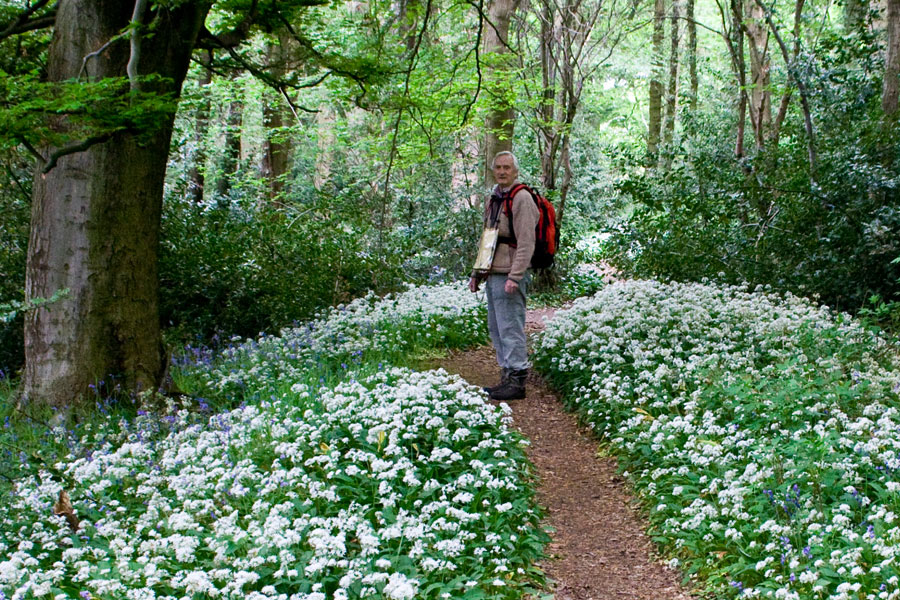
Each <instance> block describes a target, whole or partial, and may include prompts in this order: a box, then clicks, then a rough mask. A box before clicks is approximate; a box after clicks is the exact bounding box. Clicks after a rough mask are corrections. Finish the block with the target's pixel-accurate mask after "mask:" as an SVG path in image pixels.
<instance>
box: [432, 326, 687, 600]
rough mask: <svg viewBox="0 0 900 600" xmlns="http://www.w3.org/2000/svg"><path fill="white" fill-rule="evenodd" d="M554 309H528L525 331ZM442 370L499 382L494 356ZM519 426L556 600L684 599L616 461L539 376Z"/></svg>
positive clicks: (471, 355) (519, 409) (456, 358)
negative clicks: (533, 471) (542, 513)
mask: <svg viewBox="0 0 900 600" xmlns="http://www.w3.org/2000/svg"><path fill="white" fill-rule="evenodd" d="M551 314H552V311H547V310H544V311H529V316H528V321H527V325H526V328H527V329H528V330H530V331H535V330H537V329H539V328H541V327H543V323H542V317H544V316H549V315H551ZM440 366H442V367H443V368H444V369H446V370H447V371H449V372H451V373H457V374H459V375H461V376H462V377H463V378H464V379H466V380H467V381H469V382H470V383H473V384H475V385H493V384H494V383H496V381H495V380H496V378H497V366H496V362H495V360H494V356H493V351H492V350H490V349H489V348H479V349H477V350H473V351H470V352H464V353H459V354H454V355H451V356H450V357H448V358H447V359H445V360H442V361H441V362H440ZM510 406H511V407H512V409H513V419H514V423H515V426H516V427H517V428H518V429H519V430H520V431H521V432H522V433H523V434H525V436H527V437H528V438H529V439H530V440H531V446H530V448H529V450H528V454H529V457H530V458H531V460H532V462H534V464H535V466H536V467H537V470H538V475H539V478H540V480H539V487H538V500H539V501H540V503H541V505H543V506H544V507H546V509H547V524H548V525H549V526H550V527H551V528H552V530H553V531H554V533H552V534H551V535H552V537H553V541H552V542H551V544H550V545H549V547H548V549H547V553H548V555H549V557H550V558H549V560H547V561H545V563H544V564H543V568H544V570H545V572H546V573H547V575H548V577H549V578H550V580H551V581H552V582H554V585H553V589H552V590H551V591H552V592H553V593H554V594H555V596H554V597H555V600H613V599H636V600H637V599H640V600H686V599H687V598H689V596H688V594H687V593H686V592H685V591H684V590H683V589H682V588H681V587H680V585H679V583H678V579H679V578H678V575H677V574H676V573H674V572H673V571H670V570H669V569H667V568H666V567H664V566H663V565H662V564H661V563H660V562H658V561H656V560H655V559H654V557H653V550H652V544H651V542H650V540H649V539H648V538H647V536H646V535H645V534H644V530H643V527H644V525H643V523H642V521H641V519H640V516H639V515H638V514H637V513H636V512H635V510H634V509H633V508H632V506H631V497H630V496H629V494H628V492H627V490H626V487H625V485H623V481H622V479H621V478H620V477H619V476H618V474H617V472H616V463H615V460H614V459H612V458H608V457H598V456H597V442H596V440H594V439H593V438H592V437H591V435H590V433H589V432H588V431H587V430H586V429H584V428H581V427H579V426H578V424H577V423H576V421H575V418H574V417H573V416H572V415H570V414H568V413H566V412H565V411H564V410H563V408H562V405H561V404H560V402H559V400H558V399H557V398H556V397H555V396H554V395H553V394H552V393H551V392H550V391H549V390H548V389H547V388H546V387H545V386H544V385H543V384H542V382H541V381H540V380H539V379H537V378H536V377H532V378H531V379H530V380H529V386H528V397H527V398H525V399H524V400H517V401H513V402H510Z"/></svg>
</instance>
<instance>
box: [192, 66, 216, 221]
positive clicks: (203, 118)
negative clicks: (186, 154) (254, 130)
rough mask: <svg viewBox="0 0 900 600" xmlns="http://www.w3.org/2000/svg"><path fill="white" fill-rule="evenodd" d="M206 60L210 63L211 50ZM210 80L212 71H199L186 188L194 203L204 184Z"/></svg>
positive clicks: (200, 194)
mask: <svg viewBox="0 0 900 600" xmlns="http://www.w3.org/2000/svg"><path fill="white" fill-rule="evenodd" d="M207 62H209V63H212V51H210V52H209V54H208V58H207ZM211 82H212V71H210V70H209V69H203V71H202V72H201V73H200V81H199V83H200V90H199V92H200V94H201V95H202V96H203V99H202V100H201V101H200V104H199V105H198V106H197V114H196V116H195V117H194V127H195V131H194V152H193V155H192V156H191V170H190V173H189V175H188V190H189V193H190V195H191V198H192V199H193V201H194V203H195V204H200V203H201V202H203V188H204V186H205V185H206V148H205V146H204V144H205V139H206V129H207V127H208V126H209V89H208V88H209V84H210V83H211Z"/></svg>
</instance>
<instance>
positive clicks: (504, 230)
mask: <svg viewBox="0 0 900 600" xmlns="http://www.w3.org/2000/svg"><path fill="white" fill-rule="evenodd" d="M518 184H519V182H518V181H515V182H513V184H512V185H511V186H509V188H506V189H507V190H508V189H512V188H513V187H515V186H516V185H518ZM494 191H500V190H499V189H498V187H494ZM503 191H506V190H503ZM505 205H506V203H505V202H504V203H503V204H502V205H501V207H500V216H499V219H498V220H497V227H498V229H499V234H500V237H501V238H502V237H510V236H511V232H510V230H509V217H508V216H507V214H506V206H505ZM490 218H491V200H490V197H489V198H488V199H487V201H485V203H484V224H485V226H488V225H490V223H489V221H490ZM539 218H540V212H538V207H537V206H535V204H534V200H533V199H532V197H531V194H529V193H528V190H524V189H523V190H521V191H519V192H518V193H517V194H516V195H515V197H514V198H513V200H512V221H513V228H514V229H515V231H516V247H515V248H513V247H512V246H510V245H509V244H503V243H500V244H497V250H496V252H495V253H494V263H493V265H492V266H491V273H500V274H502V273H508V278H509V279H511V280H513V281H515V282H516V283H518V282H519V281H521V280H522V277H524V276H525V271H526V270H527V269H528V266H529V265H530V264H531V255H532V254H533V253H534V228H535V227H536V226H537V223H538V219H539Z"/></svg>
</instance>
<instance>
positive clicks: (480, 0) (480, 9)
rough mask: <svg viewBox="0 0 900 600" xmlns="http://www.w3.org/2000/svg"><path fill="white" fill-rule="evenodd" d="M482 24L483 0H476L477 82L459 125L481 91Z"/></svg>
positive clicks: (465, 117)
mask: <svg viewBox="0 0 900 600" xmlns="http://www.w3.org/2000/svg"><path fill="white" fill-rule="evenodd" d="M483 25H484V0H478V34H477V37H476V38H475V72H476V73H477V74H478V82H477V83H476V84H475V95H474V96H472V100H471V102H469V103H467V104H466V110H465V111H464V112H463V118H462V121H460V123H459V124H460V125H464V124H465V123H466V121H468V120H469V112H471V110H472V107H473V106H475V102H477V101H478V95H479V94H480V93H481V85H482V82H483V75H482V73H481V30H482V29H483Z"/></svg>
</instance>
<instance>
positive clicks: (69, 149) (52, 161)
mask: <svg viewBox="0 0 900 600" xmlns="http://www.w3.org/2000/svg"><path fill="white" fill-rule="evenodd" d="M112 136H113V134H112V133H102V134H100V135H95V136H92V137H89V138H87V139H86V140H83V141H81V142H78V143H76V144H72V145H70V146H65V147H64V148H60V149H59V150H57V151H56V152H54V153H53V154H51V155H50V158H49V159H47V164H46V165H45V166H44V168H43V169H41V174H42V175H46V174H47V173H49V172H50V171H51V170H53V168H54V167H55V166H56V163H58V162H59V159H61V158H62V157H64V156H68V155H69V154H75V153H77V152H84V151H85V150H87V149H88V148H91V147H92V146H96V145H97V144H102V143H104V142H106V141H108V140H109V139H110V138H111V137H112Z"/></svg>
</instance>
